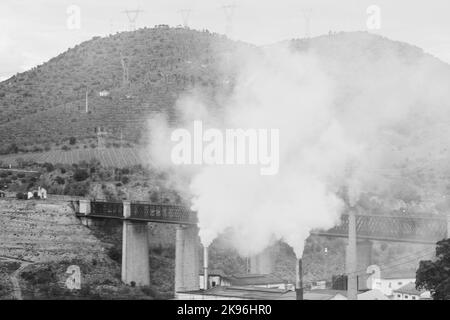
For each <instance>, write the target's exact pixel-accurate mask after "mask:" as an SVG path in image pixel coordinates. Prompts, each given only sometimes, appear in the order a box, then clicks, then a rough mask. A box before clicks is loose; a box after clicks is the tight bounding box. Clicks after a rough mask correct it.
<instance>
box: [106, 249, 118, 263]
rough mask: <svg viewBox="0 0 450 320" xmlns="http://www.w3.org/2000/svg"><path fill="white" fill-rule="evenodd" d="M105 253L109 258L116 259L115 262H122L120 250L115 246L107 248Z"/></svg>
mask: <svg viewBox="0 0 450 320" xmlns="http://www.w3.org/2000/svg"><path fill="white" fill-rule="evenodd" d="M106 254H107V255H108V257H109V258H110V259H111V260H113V261H116V262H117V263H121V262H122V251H121V250H119V249H118V248H117V247H111V248H109V249H108V251H107V252H106Z"/></svg>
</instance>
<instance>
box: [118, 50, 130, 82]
mask: <svg viewBox="0 0 450 320" xmlns="http://www.w3.org/2000/svg"><path fill="white" fill-rule="evenodd" d="M120 63H121V64H122V84H123V86H128V84H129V83H130V82H129V81H130V78H129V68H128V59H127V58H126V57H125V56H124V55H123V54H122V52H121V53H120Z"/></svg>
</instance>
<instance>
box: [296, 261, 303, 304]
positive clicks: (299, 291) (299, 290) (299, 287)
mask: <svg viewBox="0 0 450 320" xmlns="http://www.w3.org/2000/svg"><path fill="white" fill-rule="evenodd" d="M295 273H296V281H295V298H296V300H303V271H302V259H298V261H297V265H296V272H295Z"/></svg>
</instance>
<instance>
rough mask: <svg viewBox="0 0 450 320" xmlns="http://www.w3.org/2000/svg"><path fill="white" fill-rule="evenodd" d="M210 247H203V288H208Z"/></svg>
mask: <svg viewBox="0 0 450 320" xmlns="http://www.w3.org/2000/svg"><path fill="white" fill-rule="evenodd" d="M208 284H209V279H208V247H203V289H204V290H208Z"/></svg>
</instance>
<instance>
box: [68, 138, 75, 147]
mask: <svg viewBox="0 0 450 320" xmlns="http://www.w3.org/2000/svg"><path fill="white" fill-rule="evenodd" d="M76 143H77V139H76V138H75V137H70V139H69V144H70V145H71V146H73V145H74V144H76Z"/></svg>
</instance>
